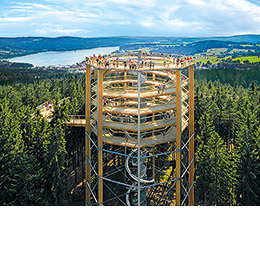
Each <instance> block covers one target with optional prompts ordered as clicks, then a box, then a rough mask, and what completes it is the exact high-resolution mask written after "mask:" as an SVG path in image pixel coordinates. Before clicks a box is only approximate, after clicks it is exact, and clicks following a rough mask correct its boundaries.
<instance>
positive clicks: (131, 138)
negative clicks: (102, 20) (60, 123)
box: [68, 52, 194, 205]
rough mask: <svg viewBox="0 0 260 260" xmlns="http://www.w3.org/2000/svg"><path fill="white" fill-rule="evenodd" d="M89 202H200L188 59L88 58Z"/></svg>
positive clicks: (81, 121) (191, 72)
mask: <svg viewBox="0 0 260 260" xmlns="http://www.w3.org/2000/svg"><path fill="white" fill-rule="evenodd" d="M86 64H87V65H86V120H84V118H75V117H72V118H71V120H70V122H69V123H68V124H69V125H71V126H75V125H77V124H80V126H82V125H85V127H86V204H87V205H193V203H194V190H193V181H194V180H193V179H194V174H193V171H194V103H193V102H194V92H193V84H194V83H193V78H194V70H193V63H192V61H191V60H190V59H189V58H188V59H187V58H186V57H179V58H177V57H174V56H169V55H156V56H155V55H153V56H151V55H147V54H146V53H143V54H142V53H141V52H138V53H137V54H136V55H135V54H131V55H129V54H114V55H108V56H105V57H92V59H89V58H87V62H86Z"/></svg>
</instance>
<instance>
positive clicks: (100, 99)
mask: <svg viewBox="0 0 260 260" xmlns="http://www.w3.org/2000/svg"><path fill="white" fill-rule="evenodd" d="M102 120H103V70H98V175H99V177H103V151H102V149H103V124H102ZM98 202H99V203H100V204H101V205H102V204H103V180H102V179H100V178H99V179H98Z"/></svg>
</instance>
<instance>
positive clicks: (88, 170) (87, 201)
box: [85, 65, 91, 206]
mask: <svg viewBox="0 0 260 260" xmlns="http://www.w3.org/2000/svg"><path fill="white" fill-rule="evenodd" d="M90 78H91V66H90V65H87V67H86V106H85V109H86V111H85V115H86V126H85V131H86V133H87V134H88V136H90V98H91V97H90V87H91V86H90V84H91V82H90ZM87 134H85V141H86V149H85V150H86V151H85V153H86V154H85V156H86V159H85V161H86V181H87V183H88V184H87V185H86V188H85V204H87V205H88V206H90V189H89V186H90V177H91V168H90V163H89V162H91V155H90V140H89V137H88V136H87ZM88 185H89V186H88Z"/></svg>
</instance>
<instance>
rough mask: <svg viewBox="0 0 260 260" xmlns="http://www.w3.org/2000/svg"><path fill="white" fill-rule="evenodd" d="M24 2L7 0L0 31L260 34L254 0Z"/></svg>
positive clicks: (39, 33)
mask: <svg viewBox="0 0 260 260" xmlns="http://www.w3.org/2000/svg"><path fill="white" fill-rule="evenodd" d="M7 1H8V0H7ZM12 1H14V0H12ZM23 1H24V2H23V3H21V2H9V4H8V5H7V6H4V8H1V9H0V10H1V11H0V25H1V24H2V25H3V24H5V26H1V32H0V33H1V35H4V34H5V35H8V34H9V35H10V34H12V35H14V34H15V33H17V36H24V34H27V35H37V36H38V35H40V36H50V35H55V33H57V34H58V35H60V34H62V33H64V34H67V35H68V34H71V35H72V36H83V37H88V36H109V35H151V36H153V35H165V36H211V35H234V34H239V33H260V18H259V13H260V7H259V4H257V1H254V0H252V1H249V0H207V1H206V0H142V1H140V0H95V1H89V0H88V1H86V0H55V1H53V0H41V1H39V0H35V1H33V2H31V1H30V0H29V1H26V0H23ZM46 23H48V24H47V25H46ZM8 24H9V26H8ZM6 25H7V26H6ZM43 25H46V26H43ZM21 27H23V28H24V30H23V31H21V30H20V28H21ZM43 28H44V29H43ZM21 34H23V35H21Z"/></svg>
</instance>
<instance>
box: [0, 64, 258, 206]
mask: <svg viewBox="0 0 260 260" xmlns="http://www.w3.org/2000/svg"><path fill="white" fill-rule="evenodd" d="M33 73H34V72H33V71H32V72H31V73H21V71H20V70H18V69H17V70H16V69H10V70H5V71H0V75H1V79H0V80H1V86H0V205H83V204H84V197H83V192H82V189H83V185H79V184H80V183H81V182H82V180H83V175H82V172H83V170H84V138H85V137H84V129H80V128H77V129H74V128H68V127H67V125H66V120H67V118H68V115H84V114H85V111H84V110H85V103H84V102H85V76H84V75H82V74H77V75H72V74H66V73H63V74H60V73H51V72H41V73H36V74H35V75H34V74H33ZM32 75H33V76H32ZM254 75H259V71H258V73H257V72H256V73H255V74H253V73H252V72H250V70H243V71H242V72H241V71H239V70H210V71H209V70H204V71H195V86H194V87H195V134H196V138H195V160H196V163H195V178H196V183H195V205H227V206H231V205H260V153H259V151H260V85H259V83H258V82H257V81H256V80H257V78H256V77H254ZM14 78H15V81H14V80H13V79H14ZM249 79H250V80H249ZM67 97H69V99H65V98H67ZM50 100H55V101H56V104H57V103H58V101H60V100H63V101H61V102H59V103H58V104H59V105H56V106H55V109H54V114H53V117H52V119H51V121H47V120H46V119H44V118H43V117H42V116H41V114H40V111H39V109H37V106H39V105H40V104H42V103H44V102H46V101H50ZM76 186H78V188H77V189H78V190H77V189H76V190H75V187H76ZM77 192H78V193H77Z"/></svg>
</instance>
